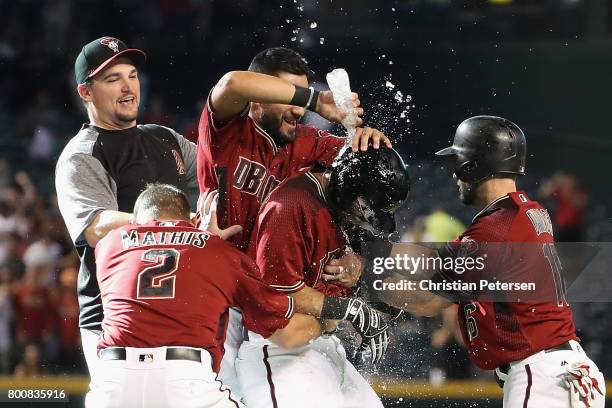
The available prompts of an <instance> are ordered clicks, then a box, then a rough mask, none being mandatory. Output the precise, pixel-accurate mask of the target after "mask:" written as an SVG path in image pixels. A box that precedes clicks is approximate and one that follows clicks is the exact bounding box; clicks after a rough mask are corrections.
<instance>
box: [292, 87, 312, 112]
mask: <svg viewBox="0 0 612 408" xmlns="http://www.w3.org/2000/svg"><path fill="white" fill-rule="evenodd" d="M294 87H295V93H294V94H293V98H291V101H289V105H293V106H299V107H301V108H304V109H308V110H310V111H315V110H316V108H317V102H318V101H319V91H315V89H314V88H313V87H312V86H311V87H310V88H304V87H301V86H297V85H294Z"/></svg>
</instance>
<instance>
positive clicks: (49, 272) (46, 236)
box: [23, 220, 62, 284]
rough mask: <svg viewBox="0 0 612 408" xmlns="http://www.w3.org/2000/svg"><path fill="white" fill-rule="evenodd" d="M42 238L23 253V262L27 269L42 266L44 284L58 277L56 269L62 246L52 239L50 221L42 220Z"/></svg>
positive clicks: (40, 227)
mask: <svg viewBox="0 0 612 408" xmlns="http://www.w3.org/2000/svg"><path fill="white" fill-rule="evenodd" d="M39 230H40V239H38V240H37V241H35V242H34V243H32V244H31V245H30V246H29V247H28V249H26V251H25V253H24V254H23V263H24V264H25V267H26V269H34V268H41V273H42V275H41V276H40V277H39V278H40V279H41V281H42V283H43V284H48V283H51V282H53V281H55V280H56V279H55V278H56V269H57V265H58V262H59V260H60V257H61V252H62V247H61V245H60V244H58V243H57V242H56V241H54V240H53V239H52V232H53V231H52V230H51V227H50V224H49V221H47V220H42V221H40V226H39Z"/></svg>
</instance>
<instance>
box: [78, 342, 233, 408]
mask: <svg viewBox="0 0 612 408" xmlns="http://www.w3.org/2000/svg"><path fill="white" fill-rule="evenodd" d="M166 349H167V348H166V347H156V348H131V347H126V348H125V360H108V361H107V360H102V359H100V360H99V361H98V363H97V370H98V372H97V373H96V377H95V379H93V380H92V382H91V385H90V391H89V392H88V393H87V396H86V397H85V407H86V408H107V407H108V408H110V407H130V408H138V407H142V408H165V407H181V408H196V407H197V408H204V407H206V408H213V407H214V408H242V407H244V405H242V403H240V402H239V401H238V399H237V398H236V397H234V395H232V394H231V392H230V390H229V388H227V387H226V386H225V385H223V384H222V383H221V381H219V380H217V378H216V377H217V375H216V374H215V373H214V372H213V371H212V368H211V358H210V354H208V352H207V351H205V350H204V349H195V350H200V352H201V359H202V362H196V361H189V360H166Z"/></svg>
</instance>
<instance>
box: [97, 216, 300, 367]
mask: <svg viewBox="0 0 612 408" xmlns="http://www.w3.org/2000/svg"><path fill="white" fill-rule="evenodd" d="M95 256H96V266H97V277H98V283H99V285H100V292H101V294H102V305H103V307H104V320H103V321H102V335H101V339H100V342H99V344H98V348H99V349H103V348H106V347H114V346H122V347H161V346H191V347H199V348H204V349H206V350H208V351H209V352H210V354H211V355H212V357H213V370H214V371H215V372H218V369H219V364H220V362H221V358H222V356H223V352H224V350H223V342H224V340H225V330H226V328H227V318H228V308H229V307H230V306H232V307H239V308H240V309H241V310H242V312H243V321H244V324H245V326H246V327H247V328H248V329H249V330H252V331H254V332H257V333H260V334H261V335H263V336H264V337H269V336H270V335H272V334H273V333H274V331H275V330H277V329H279V328H283V327H284V326H285V325H286V324H287V323H288V321H289V320H288V319H290V318H291V316H292V314H293V300H292V299H291V298H290V297H289V296H286V295H283V294H281V293H279V292H277V291H276V290H274V289H272V288H270V287H269V286H268V285H265V284H264V283H263V282H261V280H260V279H259V278H258V276H259V271H258V270H257V266H256V265H255V263H254V262H253V261H252V260H251V259H250V258H249V257H247V256H246V255H245V254H243V253H241V252H240V251H238V250H237V249H235V248H233V247H232V246H231V245H228V244H227V243H226V242H224V241H223V240H222V239H220V238H219V237H217V236H214V235H210V234H209V233H207V232H204V231H201V230H199V229H196V228H193V227H192V226H191V224H189V223H187V222H184V221H177V222H157V221H154V222H151V223H147V224H143V225H127V226H124V227H121V228H119V229H116V230H113V231H111V232H110V233H109V234H108V235H107V236H106V237H105V238H104V239H102V240H101V241H100V242H99V243H98V245H97V246H96V254H95Z"/></svg>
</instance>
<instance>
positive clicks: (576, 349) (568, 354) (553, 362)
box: [504, 340, 606, 408]
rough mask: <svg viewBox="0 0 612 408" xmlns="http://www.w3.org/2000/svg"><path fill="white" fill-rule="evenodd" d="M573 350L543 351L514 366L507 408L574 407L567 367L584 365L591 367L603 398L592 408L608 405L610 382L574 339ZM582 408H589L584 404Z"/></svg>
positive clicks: (506, 387) (506, 389)
mask: <svg viewBox="0 0 612 408" xmlns="http://www.w3.org/2000/svg"><path fill="white" fill-rule="evenodd" d="M569 343H570V345H571V347H572V350H559V351H551V352H544V351H541V352H539V353H536V354H534V355H532V356H530V357H527V358H526V359H524V360H520V361H515V362H513V363H510V370H509V371H508V376H507V378H505V381H504V408H531V407H534V408H540V407H555V408H570V407H571V405H570V391H569V390H568V389H567V388H566V387H565V386H564V385H563V380H562V378H563V376H564V375H565V374H566V373H567V367H568V366H571V365H572V364H573V363H578V362H584V363H587V364H588V365H589V366H590V372H591V376H592V377H593V378H595V379H596V380H597V382H598V383H599V387H600V389H601V391H602V392H603V394H604V395H603V396H602V395H599V394H598V393H595V395H596V397H595V399H594V400H593V402H592V403H591V408H603V407H604V406H605V399H606V397H605V394H606V390H605V387H606V383H605V381H604V377H603V374H602V373H601V372H600V371H599V369H598V368H597V365H595V363H594V362H593V361H592V360H591V359H590V358H589V357H588V356H587V355H586V353H585V352H584V350H583V349H582V347H581V346H580V344H579V343H578V342H576V341H574V340H570V342H569ZM578 406H579V407H586V405H584V403H582V402H580V403H579V405H578Z"/></svg>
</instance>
